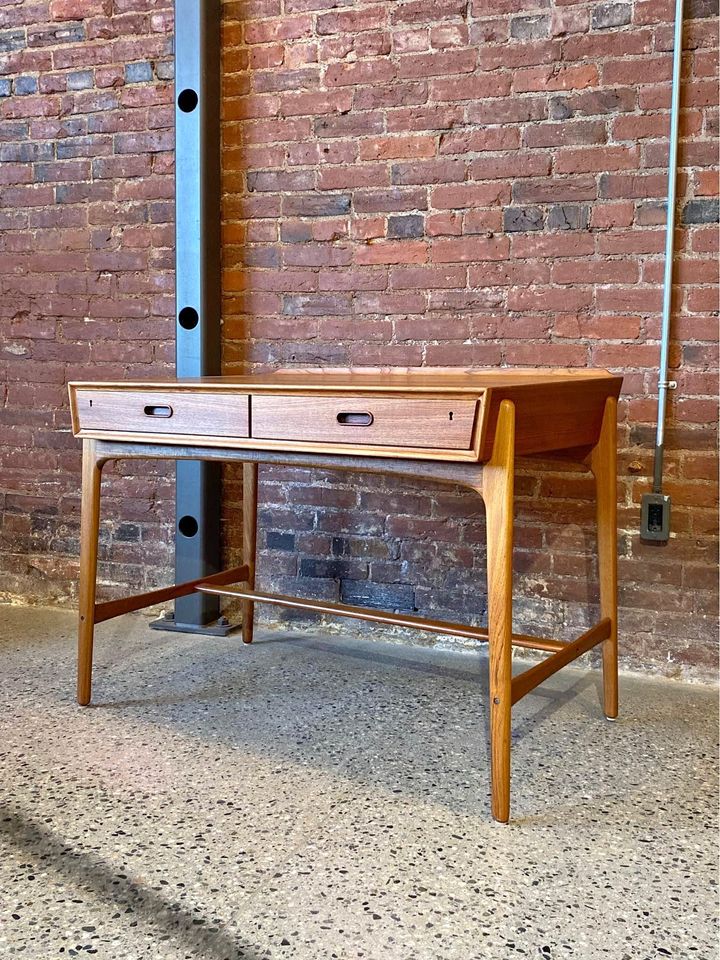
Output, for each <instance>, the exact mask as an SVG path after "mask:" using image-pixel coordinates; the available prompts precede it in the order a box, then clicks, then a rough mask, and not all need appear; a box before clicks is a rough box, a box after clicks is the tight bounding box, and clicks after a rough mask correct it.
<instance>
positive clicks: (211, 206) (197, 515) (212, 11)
mask: <svg viewBox="0 0 720 960" xmlns="http://www.w3.org/2000/svg"><path fill="white" fill-rule="evenodd" d="M175 251H176V253H175V296H176V311H177V313H176V360H175V363H176V372H177V376H178V377H201V376H217V375H219V374H220V330H221V328H220V310H221V301H220V298H221V279H220V3H219V2H218V0H175ZM175 478H176V479H175V503H176V518H175V519H176V524H175V539H176V551H175V582H176V583H183V582H185V581H186V580H193V579H196V578H198V577H203V576H205V575H207V574H212V573H215V572H217V571H218V570H220V568H221V564H220V465H219V464H216V463H203V462H200V461H197V460H195V461H187V462H179V463H178V464H177V467H176V474H175ZM219 611H220V605H219V600H218V598H217V597H209V596H201V595H198V594H194V595H192V596H186V597H182V598H180V599H178V600H176V601H175V615H174V624H175V628H176V629H180V630H184V631H187V630H188V628H190V627H193V626H195V627H197V628H198V630H197V632H202V628H203V627H206V628H210V630H209V631H208V632H210V631H211V632H212V633H216V632H217V626H216V625H215V621H216V620H217V618H218V614H219ZM168 621H169V622H168ZM172 624H173V617H172V615H170V616H168V617H166V621H165V623H158V626H168V627H171V626H172Z"/></svg>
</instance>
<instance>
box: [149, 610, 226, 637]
mask: <svg viewBox="0 0 720 960" xmlns="http://www.w3.org/2000/svg"><path fill="white" fill-rule="evenodd" d="M239 626H240V624H239V623H230V621H229V620H227V619H226V618H225V617H220V618H219V619H217V620H211V621H210V622H209V623H206V624H204V625H203V626H199V625H198V624H197V623H178V621H177V620H176V619H175V617H174V616H173V615H172V614H170V615H169V616H168V615H167V614H164V615H163V616H162V617H158V618H157V620H151V621H150V627H151V629H152V630H172V631H173V632H174V633H196V634H198V635H202V636H206V637H226V636H227V635H228V634H229V633H232V632H233V630H237V629H238V627H239Z"/></svg>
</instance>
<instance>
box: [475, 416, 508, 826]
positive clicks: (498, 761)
mask: <svg viewBox="0 0 720 960" xmlns="http://www.w3.org/2000/svg"><path fill="white" fill-rule="evenodd" d="M514 472H515V407H514V405H513V404H512V403H511V402H510V401H509V400H503V402H502V403H501V404H500V411H499V414H498V422H497V429H496V432H495V442H494V445H493V453H492V457H491V458H490V460H489V461H488V463H487V464H486V465H485V469H484V470H483V480H482V497H483V500H484V502H485V523H486V530H487V571H488V575H487V579H488V647H489V650H488V653H489V658H490V753H491V769H492V814H493V817H494V818H495V819H496V820H499V821H500V822H501V823H507V821H508V819H509V818H510V712H511V706H512V699H511V697H512V692H511V683H512V552H513V484H514Z"/></svg>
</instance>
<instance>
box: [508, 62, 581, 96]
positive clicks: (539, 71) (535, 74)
mask: <svg viewBox="0 0 720 960" xmlns="http://www.w3.org/2000/svg"><path fill="white" fill-rule="evenodd" d="M599 79H600V77H599V74H598V70H597V67H596V66H595V65H594V64H586V65H584V66H582V67H574V66H562V65H560V64H553V65H552V66H547V67H529V68H527V69H522V70H517V71H516V72H515V73H514V74H513V81H512V84H513V90H514V92H515V93H532V92H533V91H535V90H553V91H554V90H583V89H585V87H594V86H597V84H598V83H599Z"/></svg>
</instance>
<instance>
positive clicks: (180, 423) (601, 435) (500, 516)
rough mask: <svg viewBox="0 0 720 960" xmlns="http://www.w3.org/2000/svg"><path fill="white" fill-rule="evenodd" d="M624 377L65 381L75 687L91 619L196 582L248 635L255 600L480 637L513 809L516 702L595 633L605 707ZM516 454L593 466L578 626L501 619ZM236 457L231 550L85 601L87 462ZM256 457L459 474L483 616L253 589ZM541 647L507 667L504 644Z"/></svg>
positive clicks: (493, 373) (85, 687)
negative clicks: (592, 609)
mask: <svg viewBox="0 0 720 960" xmlns="http://www.w3.org/2000/svg"><path fill="white" fill-rule="evenodd" d="M621 383H622V380H621V378H619V377H614V376H611V375H610V374H609V373H607V372H606V371H602V370H487V371H482V370H477V371H472V372H463V371H452V370H406V371H386V370H359V369H358V370H352V371H350V370H324V371H303V370H286V371H277V372H273V373H269V374H263V375H253V376H248V377H242V378H239V377H205V378H201V379H197V380H165V381H152V382H119V383H71V384H70V403H71V409H72V422H73V432H74V434H75V436H77V437H81V438H82V440H83V468H82V523H81V546H80V584H79V606H80V614H79V617H80V618H79V631H78V689H77V697H78V702H79V703H80V704H87V703H89V702H90V693H91V676H92V649H93V634H94V628H95V625H96V624H98V623H102V622H103V621H104V620H109V619H111V618H112V617H116V616H120V615H121V614H123V613H127V612H129V611H131V610H139V609H141V608H143V607H146V606H150V605H151V604H156V603H164V602H167V601H170V600H173V599H175V598H177V597H180V596H186V595H188V594H189V593H192V592H193V591H195V590H197V591H200V592H206V593H215V594H226V595H230V596H234V597H239V598H241V600H242V603H243V622H242V638H243V640H244V642H245V643H251V642H252V634H253V609H254V604H255V602H262V603H271V604H279V605H285V606H293V607H300V608H303V609H308V610H314V611H316V612H318V613H326V614H333V615H337V616H346V617H357V618H359V619H363V620H370V621H375V622H378V623H388V624H394V625H399V626H405V627H417V628H420V629H423V630H429V631H431V632H434V633H442V634H454V635H457V636H461V637H468V638H473V639H478V640H486V641H487V642H488V644H489V660H490V701H491V702H490V735H491V757H492V761H491V763H492V812H493V816H494V817H495V819H496V820H500V821H503V822H506V821H507V820H508V818H509V812H510V717H511V709H512V705H513V704H514V703H517V701H518V700H519V699H520V698H521V697H524V696H525V694H526V693H528V692H529V691H531V690H532V689H533V688H534V687H536V686H537V685H538V684H539V683H541V682H542V681H543V680H546V679H547V678H548V677H549V676H551V675H552V674H553V673H555V672H556V671H557V670H559V669H560V668H561V667H563V666H565V665H567V664H568V663H570V662H571V661H573V660H575V659H576V658H577V657H579V656H580V655H581V654H582V653H585V652H586V651H588V650H590V649H591V648H592V647H594V646H596V645H597V644H600V643H602V652H603V690H604V708H605V714H606V716H607V717H608V718H614V717H616V716H617V628H616V622H617V600H616V594H617V531H616V417H617V397H618V394H619V391H620V386H621ZM517 455H523V456H530V457H542V456H546V457H549V456H550V455H552V458H553V459H557V458H558V457H562V458H564V459H567V460H572V461H576V462H581V463H584V464H586V465H587V466H588V467H589V469H590V470H591V471H592V472H593V474H594V476H595V480H596V491H597V495H596V499H597V537H598V563H599V575H600V620H599V621H598V622H597V623H596V624H595V625H594V626H592V627H591V628H590V629H589V630H587V631H586V632H585V633H584V634H582V636H580V637H578V639H577V640H574V641H571V642H569V643H563V642H561V641H559V640H554V639H544V638H539V637H530V636H524V635H519V634H513V632H512V549H513V478H514V464H515V457H516V456H517ZM125 458H154V459H171V460H178V459H200V460H219V461H240V462H242V463H243V488H244V502H243V548H244V556H243V560H244V562H243V565H242V566H241V567H237V568H235V569H233V570H226V571H222V572H220V573H217V574H213V575H212V576H206V577H203V578H201V579H199V580H194V581H191V582H188V583H183V584H177V585H175V586H172V587H167V588H164V589H160V590H152V591H150V592H149V593H144V594H140V595H137V596H134V597H129V598H127V599H122V600H112V601H109V602H105V603H97V602H96V599H95V592H96V571H97V552H98V530H99V516H100V478H101V471H102V467H103V464H104V463H106V462H107V461H108V460H118V459H125ZM259 463H274V464H285V465H291V466H304V467H320V468H322V469H327V470H357V471H365V472H369V473H384V474H395V475H400V476H407V477H410V478H423V479H427V480H431V481H436V482H441V483H451V484H463V485H465V486H467V487H471V488H472V489H473V490H475V491H476V492H477V493H478V494H479V495H480V496H481V497H482V499H483V501H484V503H485V510H486V526H487V564H488V627H487V629H481V628H475V627H469V626H465V625H463V624H459V623H446V622H442V621H437V620H427V619H425V618H423V617H415V616H410V615H406V614H399V613H384V612H381V611H379V610H373V609H365V608H361V607H350V606H346V605H343V604H336V603H329V602H322V601H315V600H304V599H301V598H298V597H287V596H281V595H277V594H268V593H259V592H258V591H256V590H255V553H256V515H257V468H258V464H259ZM513 645H515V646H520V647H526V648H530V649H537V650H544V651H547V652H548V653H549V654H550V656H548V657H547V658H546V659H544V660H543V661H541V662H540V663H538V664H537V665H536V666H533V667H532V668H530V669H528V670H526V671H525V672H524V673H521V674H519V675H518V676H515V677H513V676H512V664H511V648H512V646H513Z"/></svg>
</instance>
